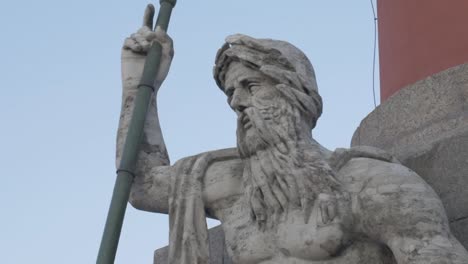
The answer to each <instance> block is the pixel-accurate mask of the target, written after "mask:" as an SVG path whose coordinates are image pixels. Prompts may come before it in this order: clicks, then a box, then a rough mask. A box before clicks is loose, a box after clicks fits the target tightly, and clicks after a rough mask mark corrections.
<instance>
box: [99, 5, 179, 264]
mask: <svg viewBox="0 0 468 264" xmlns="http://www.w3.org/2000/svg"><path fill="white" fill-rule="evenodd" d="M176 2H177V0H160V1H159V3H160V9H159V14H158V18H157V20H156V26H155V28H156V27H157V26H160V27H161V28H162V29H163V30H164V31H167V28H168V26H169V20H170V18H171V13H172V9H173V8H174V6H175V5H176ZM161 54H162V47H161V44H159V43H158V42H154V43H153V44H152V46H151V48H150V50H149V51H148V55H147V56H146V61H145V67H144V69H143V75H142V77H141V81H140V84H139V85H138V92H137V96H136V99H135V105H134V109H133V115H132V119H131V121H130V126H129V128H128V132H127V137H126V138H125V144H124V148H123V152H122V159H121V161H120V166H119V169H118V170H117V179H116V181H115V186H114V191H113V193H112V200H111V204H110V207H109V212H108V214H107V220H106V225H105V227H104V233H103V235H102V240H101V245H100V247H99V253H98V257H97V261H96V263H97V264H112V263H114V259H115V254H116V251H117V246H118V244H119V237H120V231H121V230H122V223H123V219H124V216H125V210H126V208H127V202H128V197H129V195H130V189H131V186H132V182H133V178H134V170H135V166H136V161H137V156H138V149H139V147H140V144H141V139H142V135H143V127H144V124H145V117H146V112H147V111H148V106H149V101H150V99H151V93H152V92H153V91H154V81H155V79H156V74H157V72H158V69H159V64H160V61H161Z"/></svg>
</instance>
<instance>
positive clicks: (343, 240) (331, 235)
mask: <svg viewBox="0 0 468 264" xmlns="http://www.w3.org/2000/svg"><path fill="white" fill-rule="evenodd" d="M222 167H223V169H221V168H216V165H215V166H213V168H209V169H208V171H207V175H206V179H205V186H206V188H207V189H208V190H210V189H211V190H213V192H208V193H209V194H210V195H211V196H210V197H205V199H208V200H211V201H213V202H212V203H211V206H210V208H213V212H212V213H213V215H215V216H216V217H217V218H219V220H220V221H221V222H222V226H223V230H224V233H225V240H226V247H227V251H228V253H229V255H230V256H231V258H232V260H233V262H234V263H242V264H249V263H251V264H259V263H262V264H276V263H283V264H284V263H298V264H299V263H324V264H341V263H343V264H345V263H346V264H353V263H356V264H357V263H373V264H379V263H382V264H384V263H385V264H388V263H393V262H392V257H391V253H389V250H388V249H385V248H384V247H382V246H380V245H377V244H375V243H369V242H365V241H353V238H351V231H349V230H350V227H349V226H348V227H344V225H343V223H340V222H339V221H334V222H333V223H330V224H327V225H323V224H322V223H321V216H320V213H319V206H318V203H317V202H316V204H315V205H314V207H313V209H312V212H311V215H310V219H309V221H308V222H307V223H306V222H305V217H304V213H303V211H302V210H301V209H299V208H296V209H292V210H290V211H289V212H288V213H287V214H283V216H281V219H279V220H278V221H277V224H274V225H272V226H268V224H267V225H266V226H265V227H260V226H259V225H258V224H257V223H256V222H255V221H253V220H252V219H251V217H250V209H249V207H248V206H246V201H245V199H244V197H243V185H242V163H241V162H240V161H229V162H228V163H227V164H226V163H225V164H223V165H222ZM225 168H228V170H226V169H225ZM220 171H223V172H224V173H223V174H222V176H220V174H219V172H220ZM225 186H229V188H226V187H225ZM215 190H216V191H215ZM345 214H351V209H350V208H349V210H345ZM341 217H344V218H346V217H347V216H341ZM262 229H263V230H262ZM346 230H348V231H346Z"/></svg>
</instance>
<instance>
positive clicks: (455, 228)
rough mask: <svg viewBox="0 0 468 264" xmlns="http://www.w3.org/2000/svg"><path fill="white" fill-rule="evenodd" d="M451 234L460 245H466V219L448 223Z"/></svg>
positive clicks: (467, 231) (467, 242) (467, 223)
mask: <svg viewBox="0 0 468 264" xmlns="http://www.w3.org/2000/svg"><path fill="white" fill-rule="evenodd" d="M450 229H451V230H452V234H453V235H454V236H455V237H456V238H457V239H458V241H460V243H461V244H462V245H465V247H466V245H468V236H467V234H468V217H467V218H463V219H460V220H457V221H454V222H452V223H450Z"/></svg>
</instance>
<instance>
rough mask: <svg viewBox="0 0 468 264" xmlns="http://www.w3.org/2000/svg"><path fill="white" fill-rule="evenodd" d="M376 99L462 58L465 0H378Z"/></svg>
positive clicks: (467, 57) (467, 18)
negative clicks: (377, 88)
mask: <svg viewBox="0 0 468 264" xmlns="http://www.w3.org/2000/svg"><path fill="white" fill-rule="evenodd" d="M377 12H378V17H379V20H378V22H379V23H378V25H379V52H380V94H381V96H380V97H381V101H382V102H383V101H385V100H386V99H387V98H388V97H389V96H391V95H392V94H394V93H395V92H397V91H398V90H400V89H401V88H403V87H404V86H406V85H409V84H412V83H414V82H416V81H418V80H421V79H423V78H426V77H428V76H430V75H432V74H434V73H437V72H440V71H443V70H445V69H448V68H450V67H453V66H456V65H459V64H463V63H466V62H468V0H379V1H378V7H377Z"/></svg>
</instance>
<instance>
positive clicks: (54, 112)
mask: <svg viewBox="0 0 468 264" xmlns="http://www.w3.org/2000/svg"><path fill="white" fill-rule="evenodd" d="M147 3H148V2H147V1H141V0H133V1H107V0H103V1H89V0H82V1H68V2H66V1H55V0H44V1H21V2H20V1H8V2H5V1H4V2H2V3H1V4H0V25H1V32H2V41H1V42H0V43H1V44H0V47H1V50H2V60H1V61H0V74H1V79H0V80H1V82H2V85H1V87H2V88H1V89H2V94H1V98H2V104H0V117H1V119H0V120H2V125H1V132H0V133H1V134H0V135H1V136H0V146H1V147H2V151H1V152H0V160H1V165H2V172H3V176H2V179H3V183H2V191H0V199H1V201H2V204H3V206H2V216H1V218H0V233H1V236H0V255H1V256H2V263H5V264H16V263H31V262H34V263H47V264H49V263H65V262H66V263H70V264H73V263H92V262H95V259H96V254H97V250H98V246H99V243H100V239H101V235H102V230H103V226H104V222H105V217H106V214H107V209H108V206H109V202H110V196H111V192H112V188H113V185H114V180H115V164H114V151H115V146H114V144H115V131H116V128H117V121H118V117H119V110H120V109H119V108H120V97H121V85H120V48H121V46H122V41H123V39H124V38H125V37H126V36H127V35H129V34H131V33H133V32H134V31H136V30H137V29H138V28H139V27H140V25H141V21H142V16H143V11H144V8H145V6H146V4H147ZM155 4H157V3H155ZM156 6H158V5H156ZM169 33H170V35H171V36H172V37H173V39H174V42H175V58H174V61H173V66H172V69H171V72H170V73H169V76H168V79H167V81H166V82H165V83H164V85H163V87H162V88H161V91H160V93H159V98H158V104H159V114H160V119H161V125H162V129H163V132H164V136H165V139H166V144H167V147H168V149H169V154H170V157H171V160H172V162H174V161H176V160H178V159H179V158H182V157H185V156H188V155H192V154H196V153H199V152H203V151H208V150H213V149H219V148H225V147H231V146H234V145H235V124H236V122H235V115H234V113H232V112H231V111H230V109H229V107H228V106H227V104H226V99H225V97H224V95H223V94H222V93H221V91H219V89H218V88H217V87H216V85H215V83H214V81H213V79H212V76H211V70H212V66H213V60H214V55H215V53H216V51H217V49H218V48H219V47H220V46H221V45H222V44H223V41H224V38H225V37H226V36H227V35H229V34H233V33H244V34H248V35H251V36H254V37H268V38H275V39H282V40H287V41H289V42H291V43H293V44H295V45H296V46H298V47H299V48H301V49H302V50H303V51H304V52H305V53H306V54H307V55H308V56H309V58H310V60H311V61H312V63H313V65H314V67H315V71H316V75H317V81H318V85H319V91H320V93H321V95H322V97H323V101H324V114H323V115H322V117H321V119H320V120H319V122H318V125H317V128H316V129H315V130H314V133H313V134H314V137H315V138H316V139H317V140H318V141H320V142H321V143H322V144H323V145H325V146H326V147H327V148H329V149H334V148H336V147H347V146H349V142H350V139H351V136H352V133H353V132H354V130H355V129H356V127H357V126H358V125H359V122H360V120H362V119H363V118H364V117H365V116H366V115H367V114H368V113H369V112H370V111H372V109H373V108H374V106H373V99H372V52H373V38H374V35H373V33H374V28H373V15H372V9H371V6H370V2H369V1H346V0H329V1H311V0H297V1H289V2H288V1H271V0H256V1H252V0H250V1H249V0H238V1H183V0H179V1H178V4H177V6H176V8H175V10H174V13H173V16H172V21H171V24H170V27H169ZM377 82H378V80H377ZM376 89H377V90H378V85H377V87H376ZM377 98H378V93H377ZM167 222H168V221H167V216H166V215H157V214H150V213H145V212H141V211H137V210H135V209H133V208H131V206H129V207H128V209H127V215H126V219H125V222H124V227H123V232H122V237H121V242H120V245H119V250H118V253H117V259H116V263H152V254H153V250H154V249H155V248H159V247H161V246H163V245H165V244H167V237H168V228H167V226H168V223H167ZM213 224H215V223H213V222H211V223H210V225H213Z"/></svg>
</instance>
